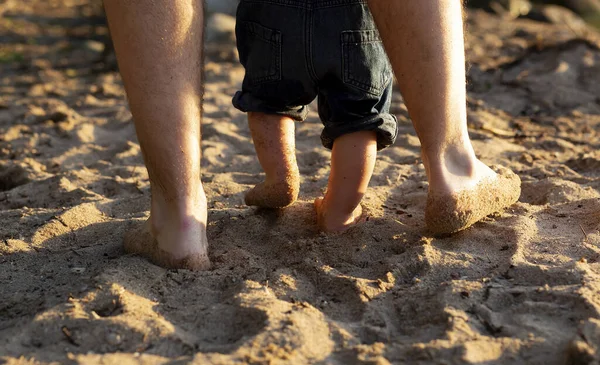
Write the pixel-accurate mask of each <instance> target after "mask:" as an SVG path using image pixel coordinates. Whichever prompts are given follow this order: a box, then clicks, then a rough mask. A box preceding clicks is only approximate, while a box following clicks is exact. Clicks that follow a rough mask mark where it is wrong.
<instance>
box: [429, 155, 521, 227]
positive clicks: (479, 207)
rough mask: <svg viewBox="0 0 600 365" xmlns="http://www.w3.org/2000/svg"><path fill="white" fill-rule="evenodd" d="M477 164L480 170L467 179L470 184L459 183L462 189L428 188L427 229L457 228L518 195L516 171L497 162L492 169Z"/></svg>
mask: <svg viewBox="0 0 600 365" xmlns="http://www.w3.org/2000/svg"><path fill="white" fill-rule="evenodd" d="M480 164H481V165H483V164H482V163H480ZM481 165H480V166H478V168H479V169H480V170H483V173H482V174H481V175H480V176H479V177H478V178H477V179H471V181H470V184H466V183H462V186H463V188H462V189H461V188H457V189H450V190H449V191H442V192H431V191H430V193H429V195H428V197H427V206H426V208H425V223H426V224H427V228H428V229H429V230H430V231H432V232H433V233H435V234H449V233H454V232H458V231H460V230H463V229H465V228H468V227H470V226H471V225H473V224H474V223H476V222H478V221H479V220H481V219H482V218H484V217H486V216H487V215H489V214H492V213H495V212H498V211H501V210H503V209H504V208H506V207H508V206H510V205H512V204H514V203H515V202H516V201H517V200H518V199H519V196H520V194H521V180H520V179H519V177H518V176H517V175H515V174H514V173H513V172H512V171H510V170H509V169H506V168H503V167H500V166H496V167H493V169H494V171H492V170H490V169H487V168H484V167H483V166H481ZM457 186H460V185H457Z"/></svg>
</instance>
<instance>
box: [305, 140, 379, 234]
mask: <svg viewBox="0 0 600 365" xmlns="http://www.w3.org/2000/svg"><path fill="white" fill-rule="evenodd" d="M376 157H377V135H376V134H375V132H371V131H362V132H355V133H351V134H346V135H343V136H341V137H339V138H337V139H336V140H335V142H334V143H333V150H332V152H331V174H330V175H329V182H328V184H327V193H326V194H325V197H323V198H318V199H317V200H315V210H316V211H317V223H318V225H319V228H320V229H321V230H322V231H324V232H341V231H344V230H346V229H348V228H350V227H352V226H353V225H355V224H356V223H357V222H358V221H359V220H360V218H361V215H362V207H361V206H360V201H361V200H362V198H363V196H364V195H365V192H366V191H367V187H368V185H369V181H371V176H372V175H373V169H374V168H375V159H376Z"/></svg>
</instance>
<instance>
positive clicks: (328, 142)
mask: <svg viewBox="0 0 600 365" xmlns="http://www.w3.org/2000/svg"><path fill="white" fill-rule="evenodd" d="M360 131H374V132H376V133H377V150H378V151H381V150H382V149H384V148H386V147H389V146H391V145H393V144H394V143H395V142H396V138H397V137H398V120H397V119H396V116H395V115H393V114H388V113H380V114H377V115H375V116H371V117H368V118H365V119H362V120H357V121H355V122H354V123H347V124H339V125H335V124H333V125H332V124H329V125H326V126H325V128H324V129H323V133H321V142H322V143H323V146H325V148H328V149H332V148H333V142H334V141H335V140H336V138H338V137H341V136H343V135H345V134H350V133H354V132H360Z"/></svg>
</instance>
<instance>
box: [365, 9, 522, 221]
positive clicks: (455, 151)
mask: <svg viewBox="0 0 600 365" xmlns="http://www.w3.org/2000/svg"><path fill="white" fill-rule="evenodd" d="M369 6H370V8H371V12H372V14H373V17H374V18H375V21H376V23H377V26H378V28H379V32H380V34H381V38H382V40H383V42H384V45H385V47H386V50H387V52H388V56H389V58H390V61H391V63H392V66H393V69H394V73H395V75H396V78H397V79H398V82H399V85H400V89H401V90H402V94H403V97H404V100H405V102H406V106H407V108H408V111H409V113H410V116H411V119H412V120H413V124H414V126H415V129H416V131H417V135H418V136H419V139H420V141H421V149H422V155H423V163H424V165H425V169H426V172H427V177H428V179H429V193H428V202H427V209H426V212H425V219H426V223H427V225H428V226H429V228H430V229H431V230H432V231H434V232H436V233H452V232H455V231H458V230H461V229H464V228H466V227H468V226H470V225H472V224H473V223H475V222H476V221H478V220H480V219H481V218H483V217H485V216H486V215H488V214H491V213H493V212H495V211H498V210H501V209H503V208H505V207H507V206H509V205H511V204H513V203H514V202H515V201H516V200H517V199H518V197H519V195H520V180H519V178H518V177H517V176H516V175H514V174H512V172H510V171H508V170H506V169H502V170H501V171H500V173H496V172H494V171H492V170H491V169H490V168H489V167H487V166H486V165H485V164H483V163H482V162H481V161H479V160H478V159H477V157H476V156H475V153H474V151H473V147H472V145H471V141H470V140H469V135H468V130H467V111H466V87H465V85H466V82H465V56H464V34H463V22H462V5H461V2H460V1H459V0H402V1H400V0H369Z"/></svg>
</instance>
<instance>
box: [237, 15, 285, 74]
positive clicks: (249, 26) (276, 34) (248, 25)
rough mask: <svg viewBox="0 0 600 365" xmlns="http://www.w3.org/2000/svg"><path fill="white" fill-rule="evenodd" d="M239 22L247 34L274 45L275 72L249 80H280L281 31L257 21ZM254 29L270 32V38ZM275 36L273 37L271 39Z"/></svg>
mask: <svg viewBox="0 0 600 365" xmlns="http://www.w3.org/2000/svg"><path fill="white" fill-rule="evenodd" d="M241 24H243V27H244V31H247V32H248V33H249V34H252V35H254V36H255V37H257V38H260V39H261V40H262V41H264V42H267V43H269V44H271V46H273V47H275V50H274V52H273V54H274V56H275V60H274V61H275V70H276V72H275V74H272V75H265V76H261V77H252V78H251V80H252V82H255V83H263V82H267V81H277V80H281V68H282V65H281V62H282V55H281V53H282V45H281V43H282V39H281V32H280V31H278V30H276V29H270V28H267V27H264V26H262V25H260V24H258V23H254V22H249V21H244V22H242V23H241ZM255 29H262V30H263V31H268V32H269V33H271V34H272V37H271V39H269V38H268V37H265V36H264V35H263V34H261V32H258V31H257V30H255ZM272 38H275V39H272Z"/></svg>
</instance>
